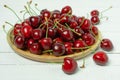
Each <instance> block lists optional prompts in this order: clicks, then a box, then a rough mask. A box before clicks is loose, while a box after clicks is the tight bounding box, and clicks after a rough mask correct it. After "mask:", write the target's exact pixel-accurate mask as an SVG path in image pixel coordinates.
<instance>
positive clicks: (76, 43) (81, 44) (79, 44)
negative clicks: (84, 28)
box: [73, 39, 87, 48]
mask: <svg viewBox="0 0 120 80" xmlns="http://www.w3.org/2000/svg"><path fill="white" fill-rule="evenodd" d="M73 46H74V48H83V47H86V46H87V45H86V43H85V42H84V41H83V40H81V39H78V40H75V41H74V44H73Z"/></svg>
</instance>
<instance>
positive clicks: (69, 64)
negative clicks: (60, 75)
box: [62, 57, 78, 74]
mask: <svg viewBox="0 0 120 80" xmlns="http://www.w3.org/2000/svg"><path fill="white" fill-rule="evenodd" d="M77 68H78V64H77V62H76V61H75V59H73V58H70V57H65V58H64V61H63V65H62V70H63V71H64V72H65V73H66V74H73V73H75V72H76V70H77Z"/></svg>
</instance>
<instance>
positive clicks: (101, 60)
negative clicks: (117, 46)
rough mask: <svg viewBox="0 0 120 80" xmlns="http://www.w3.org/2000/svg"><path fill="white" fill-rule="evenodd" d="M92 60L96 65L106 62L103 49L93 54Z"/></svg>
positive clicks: (106, 58)
mask: <svg viewBox="0 0 120 80" xmlns="http://www.w3.org/2000/svg"><path fill="white" fill-rule="evenodd" d="M93 60H94V61H95V63H96V64H98V65H105V64H106V63H107V62H108V56H107V54H106V53H105V52H103V51H98V52H96V53H95V54H94V55H93Z"/></svg>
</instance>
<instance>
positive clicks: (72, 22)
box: [70, 20, 78, 29]
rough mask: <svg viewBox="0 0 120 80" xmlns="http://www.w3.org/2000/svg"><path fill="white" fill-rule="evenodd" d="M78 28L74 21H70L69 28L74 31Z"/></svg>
mask: <svg viewBox="0 0 120 80" xmlns="http://www.w3.org/2000/svg"><path fill="white" fill-rule="evenodd" d="M77 26H78V23H77V22H76V21H75V20H71V21H70V28H72V29H74V28H76V27H77Z"/></svg>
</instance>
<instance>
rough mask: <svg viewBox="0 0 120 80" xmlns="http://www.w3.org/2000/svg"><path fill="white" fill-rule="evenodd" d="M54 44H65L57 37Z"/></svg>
mask: <svg viewBox="0 0 120 80" xmlns="http://www.w3.org/2000/svg"><path fill="white" fill-rule="evenodd" d="M53 43H63V40H62V39H61V38H60V37H57V38H55V39H54V40H53Z"/></svg>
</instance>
